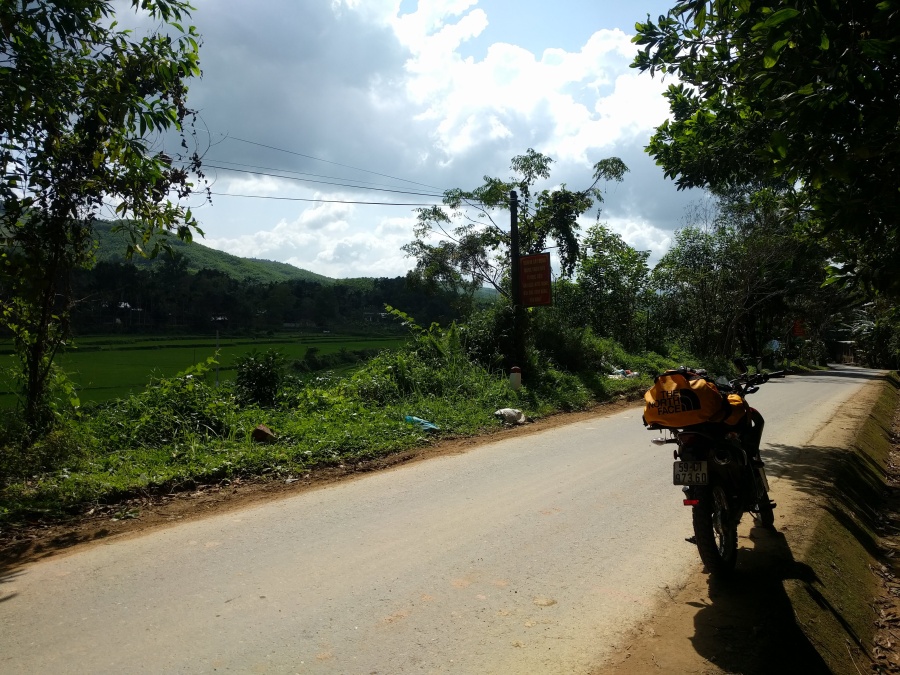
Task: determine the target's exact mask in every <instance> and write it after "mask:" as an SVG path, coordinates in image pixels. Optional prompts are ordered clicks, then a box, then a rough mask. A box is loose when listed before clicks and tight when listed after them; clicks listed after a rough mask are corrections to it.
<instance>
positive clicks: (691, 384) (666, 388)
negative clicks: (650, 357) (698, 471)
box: [644, 367, 740, 428]
mask: <svg viewBox="0 0 900 675" xmlns="http://www.w3.org/2000/svg"><path fill="white" fill-rule="evenodd" d="M736 398H740V397H737V396H736ZM644 401H645V402H646V405H645V406H644V422H645V424H647V425H650V426H659V427H670V428H681V427H689V426H691V425H694V424H702V423H703V422H724V421H726V420H728V423H730V424H734V423H736V422H737V421H739V420H738V419H737V416H736V415H735V421H734V422H732V421H731V419H730V418H731V417H732V415H731V413H732V405H731V402H730V401H729V400H728V398H727V397H725V396H723V395H722V393H721V392H720V391H719V388H718V387H716V385H715V383H714V382H712V381H711V380H709V379H707V378H706V377H705V376H704V374H702V373H698V372H696V371H693V370H690V369H688V368H685V367H681V368H679V369H677V370H667V371H666V372H664V373H663V374H662V375H658V376H657V377H656V378H655V379H654V380H653V386H652V387H650V389H648V390H647V393H646V394H644Z"/></svg>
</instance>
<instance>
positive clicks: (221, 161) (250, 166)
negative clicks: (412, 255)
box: [184, 158, 392, 188]
mask: <svg viewBox="0 0 900 675" xmlns="http://www.w3.org/2000/svg"><path fill="white" fill-rule="evenodd" d="M208 161H209V162H215V163H217V164H227V165H229V166H242V167H244V168H247V169H263V170H264V171H278V172H280V173H288V174H293V175H295V176H311V177H312V178H327V179H328V180H352V181H353V182H354V183H358V184H364V185H374V186H375V187H384V188H387V187H392V186H391V185H390V184H389V183H376V182H374V181H370V180H358V179H355V178H353V179H350V178H341V177H340V176H326V175H324V174H321V173H310V172H308V171H294V170H293V169H278V168H274V167H271V166H260V165H259V164H244V163H243V162H232V161H230V160H224V159H214V158H210V159H209V160H208ZM184 163H185V164H187V162H184ZM203 166H209V164H208V163H207V161H206V160H204V164H203Z"/></svg>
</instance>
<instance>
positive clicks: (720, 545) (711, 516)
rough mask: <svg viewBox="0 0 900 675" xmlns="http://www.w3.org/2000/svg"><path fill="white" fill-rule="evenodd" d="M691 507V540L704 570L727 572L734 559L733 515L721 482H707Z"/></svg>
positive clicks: (732, 568)
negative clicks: (692, 534)
mask: <svg viewBox="0 0 900 675" xmlns="http://www.w3.org/2000/svg"><path fill="white" fill-rule="evenodd" d="M699 499H700V503H699V504H697V505H696V506H694V509H693V514H692V515H693V524H694V541H696V543H697V550H698V551H699V552H700V559H701V560H702V561H703V564H704V565H706V569H707V571H709V573H710V574H715V575H720V576H721V575H727V574H729V573H730V572H731V571H732V570H734V565H735V563H736V562H737V518H735V514H734V513H733V512H732V507H731V505H730V504H729V501H728V495H727V494H726V493H725V490H724V489H723V488H722V486H721V485H710V486H709V487H707V488H705V489H703V491H702V492H700V494H699Z"/></svg>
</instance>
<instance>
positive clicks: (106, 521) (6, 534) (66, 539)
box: [0, 397, 641, 572]
mask: <svg viewBox="0 0 900 675" xmlns="http://www.w3.org/2000/svg"><path fill="white" fill-rule="evenodd" d="M637 405H641V404H639V403H637V402H636V401H635V400H634V398H633V397H632V398H625V397H622V398H620V399H618V400H616V401H614V402H611V403H604V404H600V405H597V406H595V407H594V408H592V409H590V410H587V411H582V412H575V413H560V414H556V415H551V416H548V417H545V418H541V419H539V420H537V421H534V422H531V423H528V424H524V425H519V426H513V427H498V428H497V430H495V431H492V432H490V433H487V434H484V435H481V436H476V437H466V438H448V439H441V440H438V441H436V442H434V443H430V444H428V445H425V446H422V447H419V448H415V449H412V450H408V451H405V452H399V453H395V454H392V455H388V456H385V457H382V458H379V459H375V460H369V461H365V462H360V463H357V464H346V465H339V466H331V467H324V468H319V469H314V470H310V471H308V472H306V473H303V474H300V475H297V476H291V477H287V478H285V477H279V478H253V479H241V478H234V479H230V480H223V481H220V482H217V483H214V484H209V485H198V486H196V487H195V488H193V489H192V490H189V491H182V492H173V493H172V494H166V495H147V496H143V497H140V498H135V499H129V500H126V501H123V502H118V503H115V504H104V505H97V506H93V507H90V508H87V509H86V510H85V511H84V512H83V513H81V514H78V515H76V516H73V517H72V518H70V519H68V520H66V521H64V522H62V521H59V520H51V521H37V522H32V523H27V524H24V525H16V526H5V527H4V528H3V530H2V531H0V572H4V571H9V570H11V569H13V568H15V567H17V566H19V565H22V564H25V563H28V562H33V561H35V560H40V559H43V558H46V557H49V556H53V555H59V554H60V553H63V552H66V553H68V552H74V551H76V550H80V549H82V548H83V547H85V546H91V545H95V544H97V543H98V542H108V541H109V540H110V539H111V538H123V537H131V536H137V535H139V534H141V533H143V532H146V531H147V530H150V529H155V528H162V527H170V526H172V525H175V524H178V523H182V522H186V521H189V520H195V519H198V518H206V517H209V516H213V515H216V514H220V513H225V512H228V511H232V510H236V509H243V508H246V507H248V506H252V505H254V504H257V503H260V502H266V501H270V500H274V499H283V498H286V497H291V496H294V495H297V494H300V493H302V492H305V491H308V490H315V489H319V488H322V487H324V486H327V485H332V484H334V483H335V482H338V481H345V480H353V479H356V478H359V477H360V476H362V475H364V474H367V473H370V472H372V471H384V470H390V469H393V468H396V467H398V466H401V465H405V464H408V463H410V462H416V461H421V460H424V459H430V458H432V457H438V456H441V455H451V454H459V453H464V452H468V451H469V450H471V449H473V448H475V447H477V446H480V445H483V444H484V443H488V442H493V441H499V440H502V439H504V438H509V437H511V436H522V435H528V434H536V433H540V432H542V431H546V430H548V429H553V428H555V427H559V426H563V425H566V424H572V423H574V422H578V421H581V420H586V419H594V418H596V417H598V416H606V415H612V414H614V413H617V412H619V411H621V410H623V409H625V408H628V407H635V406H637Z"/></svg>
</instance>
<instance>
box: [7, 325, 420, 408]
mask: <svg viewBox="0 0 900 675" xmlns="http://www.w3.org/2000/svg"><path fill="white" fill-rule="evenodd" d="M405 341H406V338H405V337H402V336H391V337H383V336H361V335H340V334H318V333H315V334H297V333H291V334H284V335H277V334H276V335H273V336H266V337H260V338H255V339H254V338H249V337H221V338H216V336H197V337H182V336H179V337H158V336H130V337H123V336H121V335H116V336H91V337H83V338H79V339H78V340H77V343H76V348H75V349H71V350H69V351H67V352H65V353H64V354H62V355H60V356H59V357H57V360H56V363H57V364H58V365H59V366H60V367H62V369H63V370H64V371H65V372H66V373H67V375H68V376H69V378H70V379H71V380H72V381H73V382H74V383H75V384H76V386H77V387H78V391H79V397H80V398H81V400H82V401H83V402H86V401H97V402H99V401H106V400H109V399H114V398H122V397H125V396H128V395H129V394H131V393H137V392H139V391H141V390H142V389H143V388H144V387H145V386H146V385H147V384H148V382H149V381H150V380H151V379H152V378H156V377H170V376H173V375H176V374H177V373H179V372H181V371H183V370H184V369H186V368H188V367H189V366H192V365H194V364H196V363H200V362H204V361H206V359H208V358H209V357H211V356H214V355H215V354H216V353H217V351H218V355H219V356H218V359H217V360H218V362H219V369H218V376H219V378H220V381H222V382H224V381H227V380H230V379H233V377H234V363H235V359H236V358H237V357H239V356H241V355H243V354H246V353H248V352H252V351H254V350H255V351H258V352H265V351H267V350H269V349H276V350H277V351H279V352H280V353H281V354H283V355H284V356H285V358H286V359H287V361H288V363H291V362H292V361H294V360H296V359H302V358H303V357H304V355H305V354H306V352H307V350H308V349H309V348H310V347H315V348H317V349H318V350H319V352H318V353H319V354H320V355H325V354H329V353H332V352H338V351H340V350H341V349H346V350H348V351H355V350H361V349H377V350H381V349H392V348H396V347H399V346H400V345H402V344H403V343H404V342H405ZM217 345H218V347H217ZM16 367H18V362H17V361H16V359H15V357H14V356H13V355H12V344H11V343H10V342H8V341H7V342H3V341H0V407H10V406H13V405H15V401H16V397H15V393H14V391H13V387H14V384H13V381H12V378H11V377H10V373H11V372H12V371H11V369H13V368H16ZM215 377H216V373H215V372H213V373H210V378H212V379H214V378H215Z"/></svg>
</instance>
